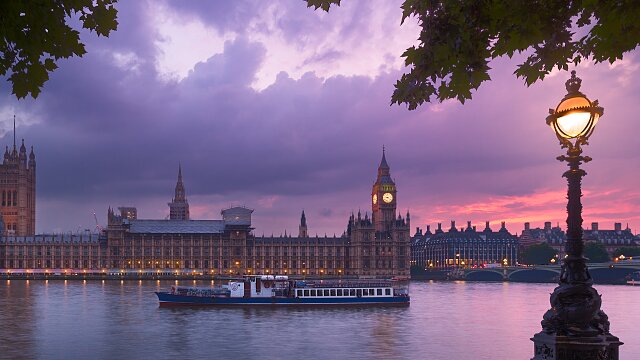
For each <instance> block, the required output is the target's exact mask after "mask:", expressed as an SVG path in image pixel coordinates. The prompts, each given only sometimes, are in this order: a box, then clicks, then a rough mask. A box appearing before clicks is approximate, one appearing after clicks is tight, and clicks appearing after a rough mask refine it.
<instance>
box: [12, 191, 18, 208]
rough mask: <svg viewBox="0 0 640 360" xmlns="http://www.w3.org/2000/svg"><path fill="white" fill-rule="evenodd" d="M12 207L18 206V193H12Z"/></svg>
mask: <svg viewBox="0 0 640 360" xmlns="http://www.w3.org/2000/svg"><path fill="white" fill-rule="evenodd" d="M13 206H18V192H17V191H14V192H13Z"/></svg>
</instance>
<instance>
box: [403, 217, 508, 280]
mask: <svg viewBox="0 0 640 360" xmlns="http://www.w3.org/2000/svg"><path fill="white" fill-rule="evenodd" d="M411 246H412V249H411V254H412V264H413V265H415V266H417V267H419V268H424V269H442V268H451V267H484V266H487V265H489V266H491V265H495V264H498V265H507V266H513V265H516V264H517V262H518V239H517V237H516V236H515V235H512V234H511V233H509V231H508V230H507V228H506V227H505V223H504V222H503V223H502V226H501V228H500V230H498V231H492V230H491V228H490V227H489V222H488V221H487V222H486V226H485V229H484V230H482V231H477V230H476V228H475V226H473V227H472V226H471V222H470V221H468V222H467V227H466V228H461V229H457V228H456V224H455V221H451V228H450V229H449V230H448V231H446V232H445V231H443V230H442V224H438V228H437V229H436V231H435V232H434V233H433V234H432V233H431V230H430V228H429V226H427V230H426V231H425V233H424V234H422V232H421V231H420V230H419V229H417V230H416V235H414V237H413V240H412V244H411Z"/></svg>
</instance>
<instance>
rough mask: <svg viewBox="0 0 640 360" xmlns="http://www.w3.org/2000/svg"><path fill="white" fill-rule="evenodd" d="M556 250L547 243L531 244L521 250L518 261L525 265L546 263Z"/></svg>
mask: <svg viewBox="0 0 640 360" xmlns="http://www.w3.org/2000/svg"><path fill="white" fill-rule="evenodd" d="M556 255H558V251H556V250H555V249H554V248H552V247H551V246H549V244H547V243H541V244H536V245H531V246H529V247H528V248H526V249H524V251H523V252H522V256H521V260H520V262H521V263H523V264H527V265H548V264H549V263H550V262H551V259H553V258H555V257H556Z"/></svg>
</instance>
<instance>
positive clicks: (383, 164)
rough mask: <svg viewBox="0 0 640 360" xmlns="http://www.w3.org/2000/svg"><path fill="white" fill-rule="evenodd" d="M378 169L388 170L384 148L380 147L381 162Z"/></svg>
mask: <svg viewBox="0 0 640 360" xmlns="http://www.w3.org/2000/svg"><path fill="white" fill-rule="evenodd" d="M378 169H389V164H387V157H386V156H385V147H384V145H382V160H381V161H380V166H378Z"/></svg>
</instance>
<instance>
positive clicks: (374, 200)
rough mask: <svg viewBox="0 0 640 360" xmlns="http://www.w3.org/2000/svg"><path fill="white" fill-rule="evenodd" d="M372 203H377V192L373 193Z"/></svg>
mask: <svg viewBox="0 0 640 360" xmlns="http://www.w3.org/2000/svg"><path fill="white" fill-rule="evenodd" d="M373 203H374V204H377V203H378V194H373Z"/></svg>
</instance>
